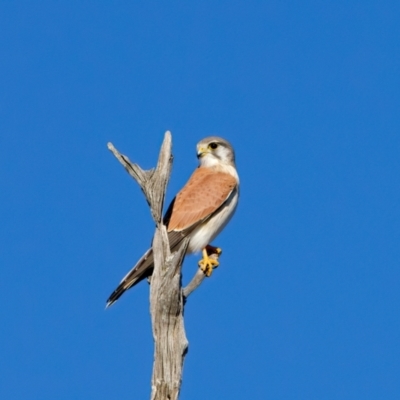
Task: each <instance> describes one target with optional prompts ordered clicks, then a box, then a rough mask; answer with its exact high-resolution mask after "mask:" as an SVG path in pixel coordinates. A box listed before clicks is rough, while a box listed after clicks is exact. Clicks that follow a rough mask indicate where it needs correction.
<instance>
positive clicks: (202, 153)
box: [197, 136, 235, 167]
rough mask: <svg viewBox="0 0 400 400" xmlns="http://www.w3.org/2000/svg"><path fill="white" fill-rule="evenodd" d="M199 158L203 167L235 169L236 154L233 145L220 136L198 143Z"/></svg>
mask: <svg viewBox="0 0 400 400" xmlns="http://www.w3.org/2000/svg"><path fill="white" fill-rule="evenodd" d="M197 158H198V159H199V161H200V165H201V166H202V167H213V166H216V165H221V164H222V165H226V166H232V167H235V152H234V151H233V147H232V146H231V144H230V143H229V142H228V141H227V140H225V139H222V138H220V137H218V136H210V137H207V138H205V139H203V140H200V142H199V143H197Z"/></svg>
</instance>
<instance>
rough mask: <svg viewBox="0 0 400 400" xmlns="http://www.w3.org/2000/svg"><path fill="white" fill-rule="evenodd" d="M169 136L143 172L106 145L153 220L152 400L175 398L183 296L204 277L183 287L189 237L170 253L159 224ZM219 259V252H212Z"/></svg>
mask: <svg viewBox="0 0 400 400" xmlns="http://www.w3.org/2000/svg"><path fill="white" fill-rule="evenodd" d="M171 147H172V138H171V133H170V132H168V131H167V132H166V133H165V137H164V141H163V144H162V147H161V150H160V154H159V158H158V163H157V167H156V168H155V169H151V170H149V171H144V170H142V169H141V168H140V167H139V166H138V165H137V164H133V163H131V161H130V160H129V159H128V157H126V156H124V155H123V154H121V153H119V152H118V150H116V149H115V147H114V146H113V145H112V144H111V143H108V148H109V150H110V151H111V152H112V153H113V154H114V155H115V157H116V158H117V159H118V160H119V161H120V163H121V164H122V165H123V166H124V168H125V169H126V170H127V172H128V173H129V174H130V175H131V176H132V177H133V178H134V179H135V180H136V181H137V182H138V184H139V185H140V187H141V189H142V191H143V193H144V195H145V197H146V200H147V202H148V204H149V206H150V211H151V214H152V217H153V219H154V221H155V223H156V231H155V234H154V238H153V245H152V246H153V253H154V271H153V274H152V276H151V284H150V314H151V323H152V330H153V338H154V363H153V375H152V380H151V400H177V399H178V397H179V391H180V387H181V382H182V372H183V362H184V357H185V354H186V353H187V350H188V340H187V338H186V333H185V327H184V320H183V310H184V302H185V299H186V298H187V297H188V296H189V295H190V294H191V293H192V292H193V291H194V290H195V289H196V288H197V287H198V286H199V285H200V284H201V282H202V281H203V279H204V277H205V275H204V273H203V272H202V271H201V270H200V269H199V270H198V271H197V272H196V274H195V276H194V277H193V279H192V281H191V282H190V283H189V284H188V285H187V287H186V288H185V289H182V274H181V268H182V263H183V260H184V258H185V253H186V249H187V246H188V243H189V239H188V238H186V239H184V240H183V242H182V244H181V246H180V248H179V249H178V250H177V251H175V252H174V253H173V254H171V252H170V246H169V241H168V235H167V230H166V227H165V226H164V224H163V222H162V209H163V204H164V198H165V191H166V188H167V184H168V181H169V177H170V173H171V167H172V158H173V157H172V154H171ZM213 256H214V257H216V258H218V255H213Z"/></svg>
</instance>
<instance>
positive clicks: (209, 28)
mask: <svg viewBox="0 0 400 400" xmlns="http://www.w3.org/2000/svg"><path fill="white" fill-rule="evenodd" d="M399 17H400V4H399V2H395V1H385V0H383V1H379V2H378V1H351V0H350V1H349V0H348V1H325V2H320V1H307V2H294V1H277V0H276V1H275V0H271V1H246V2H244V1H242V2H240V1H203V2H198V3H196V4H195V3H194V2H192V3H189V2H183V1H169V2H167V1H158V2H154V1H135V2H128V1H120V2H95V1H79V2H77V1H68V2H66V1H51V2H50V1H40V2H27V1H26V2H25V1H19V2H15V1H3V2H1V4H0V26H1V28H0V32H1V34H0V53H1V58H0V144H1V157H0V185H1V194H0V205H1V207H0V221H1V229H0V240H1V252H0V265H1V273H2V276H1V290H0V301H1V304H2V308H1V311H0V318H1V325H2V328H1V330H0V354H1V362H0V365H1V374H0V397H1V398H2V399H13V400H19V399H30V400H31V399H38V400H39V399H40V400H47V399H51V400H53V399H61V400H62V399H92V398H93V399H110V398H118V399H120V400H123V399H133V398H135V399H136V398H137V399H141V398H148V396H149V392H150V375H151V366H152V354H153V347H152V346H153V343H152V336H151V329H150V319H149V311H148V286H147V284H146V283H142V284H140V285H138V287H136V288H135V289H134V290H131V291H129V292H128V293H127V294H125V295H124V296H123V297H122V298H121V299H120V301H118V303H116V304H115V306H113V307H112V308H111V309H109V310H107V311H105V310H104V306H105V301H106V299H107V297H108V295H109V294H110V292H111V291H112V290H113V289H114V288H115V286H116V284H117V283H118V282H119V280H120V279H121V277H122V276H123V275H124V274H125V273H126V272H127V271H128V270H129V269H130V268H131V266H132V265H133V264H134V262H135V261H136V260H137V259H138V258H139V257H140V256H141V254H142V253H143V252H144V251H145V250H146V249H147V247H148V245H149V243H150V241H151V237H152V233H153V229H154V226H153V223H152V221H151V218H150V214H149V212H148V209H147V206H146V203H145V200H144V198H143V196H142V194H141V192H140V190H139V189H138V188H137V186H136V184H135V182H134V181H133V180H132V179H131V178H130V177H129V176H128V175H127V174H126V173H125V171H124V170H123V168H122V167H121V166H120V165H119V164H118V162H117V161H116V160H115V159H114V158H113V156H112V155H111V153H109V152H108V150H107V148H106V143H107V142H108V141H111V142H113V143H114V145H115V146H116V147H117V148H118V149H119V150H120V151H121V152H123V153H124V154H127V155H128V156H129V157H130V158H131V159H132V160H134V161H136V162H138V163H139V164H141V165H142V166H143V167H146V168H148V167H152V166H153V165H154V163H155V161H156V157H157V153H158V149H159V146H160V144H161V142H162V138H163V134H164V132H165V131H166V130H167V129H169V130H171V131H172V134H173V152H174V156H175V162H174V169H173V174H172V178H171V182H170V186H169V188H168V199H171V198H172V197H173V195H174V193H176V192H177V191H178V190H179V189H180V187H181V186H182V185H183V184H184V183H185V181H186V179H187V178H188V177H189V176H190V174H191V172H192V171H193V169H194V168H195V167H196V165H197V160H196V157H195V145H196V143H197V142H198V141H199V140H200V139H202V138H203V137H205V136H209V135H214V134H216V135H219V136H222V137H225V138H226V139H228V140H230V141H231V142H232V144H233V145H234V146H235V148H236V153H237V164H238V169H239V173H240V177H241V199H240V204H239V208H238V211H237V213H236V215H235V217H234V219H233V220H232V222H231V223H230V225H229V226H228V228H227V229H226V230H225V231H224V232H223V234H221V236H220V237H219V238H218V239H217V240H216V241H215V243H214V244H216V245H218V246H220V247H222V248H223V250H224V254H223V256H222V258H221V267H220V268H218V270H216V271H215V274H213V276H212V277H211V278H210V279H208V280H207V281H206V282H204V284H203V285H202V287H201V288H200V289H199V290H198V291H197V292H196V293H194V294H193V295H192V297H191V298H190V299H189V301H188V303H187V306H186V315H185V320H186V329H187V336H188V339H189V342H190V349H189V354H188V356H187V358H186V363H185V370H184V379H183V386H182V393H181V398H182V399H191V400H197V399H218V398H229V399H244V398H248V399H273V400H275V399H305V400H309V399H318V400H320V399H352V400H353V399H398V398H400V383H399V378H398V371H399V370H400V344H399V338H400V332H399V328H400V324H399V311H400V309H399V308H400V307H399V306H400V294H399V282H400V272H399V262H400V248H399V239H400V225H399V222H400V208H399V204H400V189H399V173H400V161H399V150H400V135H399V131H400V117H399V115H400V113H399V110H400V74H399V71H400V26H399V23H398V21H399ZM197 259H198V258H197V257H196V256H190V257H188V258H187V259H186V262H185V266H184V279H186V280H187V279H189V277H190V276H191V274H193V273H194V271H195V269H196V264H197Z"/></svg>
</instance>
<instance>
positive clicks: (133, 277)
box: [107, 136, 239, 307]
mask: <svg viewBox="0 0 400 400" xmlns="http://www.w3.org/2000/svg"><path fill="white" fill-rule="evenodd" d="M197 158H198V159H199V166H198V168H197V169H196V170H195V171H194V173H193V175H192V176H191V177H190V179H189V181H188V182H187V183H186V185H185V186H184V187H183V189H182V190H181V191H180V192H179V193H178V194H177V195H176V197H175V198H174V199H173V200H172V202H171V204H170V206H169V207H168V210H167V212H166V214H165V216H164V224H165V225H166V227H167V231H168V238H169V243H170V248H171V252H173V251H175V250H176V249H177V248H178V246H179V244H180V243H181V241H182V240H183V239H184V238H186V237H189V238H190V240H189V244H188V248H187V251H186V254H190V253H196V252H199V251H202V252H203V258H202V260H200V261H199V267H200V268H201V270H202V271H203V272H204V274H205V275H206V276H210V275H211V273H212V270H213V268H215V267H216V266H218V261H216V260H215V259H213V258H211V257H210V255H211V254H212V253H217V254H220V253H221V249H219V248H217V247H213V246H210V243H211V242H212V241H213V240H214V239H215V237H216V236H217V235H218V234H219V233H220V232H221V230H222V229H223V228H224V227H225V225H226V224H227V223H228V222H229V220H230V219H231V218H232V216H233V214H234V212H235V210H236V206H237V203H238V198H239V176H238V173H237V171H236V166H235V153H234V151H233V148H232V146H231V145H230V143H229V142H228V141H226V140H225V139H222V138H220V137H217V136H211V137H207V138H205V139H203V140H201V141H200V142H199V143H198V144H197ZM152 271H153V250H152V248H150V249H149V250H147V251H146V253H144V255H143V256H142V257H141V258H140V260H139V261H138V262H137V263H136V265H135V266H134V267H133V268H132V269H131V270H130V271H129V272H128V273H127V275H126V276H125V277H124V278H123V279H122V281H121V283H120V284H119V285H118V287H117V288H116V289H115V290H114V292H113V293H112V294H111V296H110V297H109V298H108V300H107V307H109V306H110V305H111V304H113V303H114V302H115V301H117V300H118V298H119V297H120V296H121V295H122V294H123V293H124V292H125V291H126V290H128V289H130V288H131V287H132V286H134V285H136V284H137V283H138V282H140V281H141V280H142V279H144V278H146V277H148V276H150V275H151V273H152Z"/></svg>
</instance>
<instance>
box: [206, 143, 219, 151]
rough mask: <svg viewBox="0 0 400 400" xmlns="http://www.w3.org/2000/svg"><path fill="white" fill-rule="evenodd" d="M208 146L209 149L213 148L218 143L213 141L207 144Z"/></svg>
mask: <svg viewBox="0 0 400 400" xmlns="http://www.w3.org/2000/svg"><path fill="white" fill-rule="evenodd" d="M208 147H209V148H210V149H213V150H215V149H216V148H217V147H218V144H217V143H215V142H212V143H210V144H209V145H208Z"/></svg>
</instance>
